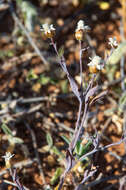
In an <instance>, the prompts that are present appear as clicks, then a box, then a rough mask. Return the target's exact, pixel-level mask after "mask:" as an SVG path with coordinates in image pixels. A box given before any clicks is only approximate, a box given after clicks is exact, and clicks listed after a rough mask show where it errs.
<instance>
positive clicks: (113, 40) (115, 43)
mask: <svg viewBox="0 0 126 190" xmlns="http://www.w3.org/2000/svg"><path fill="white" fill-rule="evenodd" d="M108 44H109V45H110V46H111V47H112V48H114V47H117V46H118V43H117V41H116V37H114V38H109V42H108Z"/></svg>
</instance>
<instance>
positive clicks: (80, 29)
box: [75, 20, 90, 41]
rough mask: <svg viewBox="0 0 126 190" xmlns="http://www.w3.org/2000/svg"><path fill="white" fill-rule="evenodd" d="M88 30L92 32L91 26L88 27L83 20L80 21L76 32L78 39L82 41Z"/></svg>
mask: <svg viewBox="0 0 126 190" xmlns="http://www.w3.org/2000/svg"><path fill="white" fill-rule="evenodd" d="M88 30H90V28H89V26H86V25H85V24H84V21H83V20H80V21H79V22H78V23H77V28H76V30H75V37H76V39H77V40H80V41H82V40H83V37H84V34H85V32H87V31H88Z"/></svg>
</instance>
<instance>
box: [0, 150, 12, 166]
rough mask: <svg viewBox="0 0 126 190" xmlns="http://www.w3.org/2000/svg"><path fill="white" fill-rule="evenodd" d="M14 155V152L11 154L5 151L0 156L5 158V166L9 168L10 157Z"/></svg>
mask: <svg viewBox="0 0 126 190" xmlns="http://www.w3.org/2000/svg"><path fill="white" fill-rule="evenodd" d="M13 156H14V154H11V153H10V152H6V155H4V156H2V158H4V159H5V163H6V167H7V168H10V167H11V163H10V159H11V158H12V157H13Z"/></svg>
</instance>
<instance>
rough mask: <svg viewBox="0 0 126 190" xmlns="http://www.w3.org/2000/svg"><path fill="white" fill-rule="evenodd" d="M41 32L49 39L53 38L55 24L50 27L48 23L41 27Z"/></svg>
mask: <svg viewBox="0 0 126 190" xmlns="http://www.w3.org/2000/svg"><path fill="white" fill-rule="evenodd" d="M40 30H41V31H42V32H43V33H44V35H45V36H46V37H47V38H53V37H54V35H55V30H56V29H55V28H54V27H53V24H51V25H49V24H47V23H46V24H43V25H42V26H41V28H40Z"/></svg>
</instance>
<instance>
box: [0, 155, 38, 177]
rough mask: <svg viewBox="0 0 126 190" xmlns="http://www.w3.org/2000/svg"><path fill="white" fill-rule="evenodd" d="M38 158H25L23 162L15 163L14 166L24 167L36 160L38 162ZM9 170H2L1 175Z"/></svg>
mask: <svg viewBox="0 0 126 190" xmlns="http://www.w3.org/2000/svg"><path fill="white" fill-rule="evenodd" d="M36 161H37V160H36V158H33V159H32V160H31V159H27V160H23V161H21V162H17V163H15V164H14V165H13V167H14V168H22V167H25V166H30V165H32V164H33V163H34V162H36ZM7 172H8V170H7V169H5V170H3V171H1V172H0V176H3V175H4V174H6V173H7Z"/></svg>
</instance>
